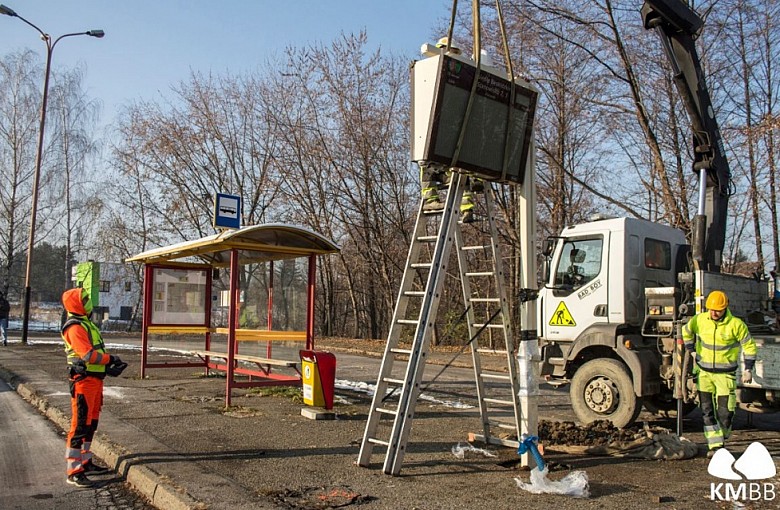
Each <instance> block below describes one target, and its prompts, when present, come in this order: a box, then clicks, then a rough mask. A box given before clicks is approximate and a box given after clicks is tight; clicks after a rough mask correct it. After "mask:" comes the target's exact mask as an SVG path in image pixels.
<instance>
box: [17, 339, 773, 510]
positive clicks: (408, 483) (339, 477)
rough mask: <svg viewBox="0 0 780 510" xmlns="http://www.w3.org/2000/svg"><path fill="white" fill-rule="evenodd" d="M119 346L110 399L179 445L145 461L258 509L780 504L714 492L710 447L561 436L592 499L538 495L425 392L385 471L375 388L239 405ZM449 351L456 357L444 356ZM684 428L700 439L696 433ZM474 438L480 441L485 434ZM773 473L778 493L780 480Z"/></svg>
mask: <svg viewBox="0 0 780 510" xmlns="http://www.w3.org/2000/svg"><path fill="white" fill-rule="evenodd" d="M375 347H376V346H374V344H373V343H370V342H369V343H367V344H365V345H356V343H355V342H354V341H349V343H348V345H344V344H342V343H341V342H339V341H333V342H328V341H327V340H322V341H320V348H329V349H331V350H333V351H336V352H339V350H346V349H347V348H349V349H350V350H351V352H368V351H369V350H373V351H376V350H378V349H376V348H375ZM17 348H21V347H17ZM25 349H26V351H25V352H24V359H25V363H35V364H36V366H37V368H39V369H41V370H44V371H46V372H47V373H49V374H51V375H52V377H62V376H63V365H62V351H61V348H58V347H56V346H53V345H40V346H33V347H26V348H25ZM119 354H121V356H122V358H123V360H125V361H128V362H130V364H131V369H130V370H128V372H127V373H126V374H125V375H126V376H123V377H121V378H118V379H109V380H108V385H107V392H106V394H107V397H106V408H107V409H108V410H109V411H110V412H111V413H112V414H113V415H115V416H116V417H118V418H119V419H121V420H124V421H126V422H129V423H132V424H133V425H135V426H136V427H138V428H139V429H141V430H142V431H144V433H145V434H148V437H150V438H153V439H155V440H156V441H159V442H160V443H162V444H164V445H168V446H169V448H170V454H165V455H160V454H155V455H147V456H145V455H144V453H143V452H137V453H136V454H134V455H137V459H136V460H137V462H139V463H146V464H149V465H154V466H157V467H158V468H159V469H160V470H161V472H163V470H164V469H165V468H166V466H170V467H171V475H170V476H171V483H172V484H174V485H177V484H180V485H181V486H182V490H186V491H188V492H190V493H191V494H193V493H198V491H200V493H201V494H207V493H217V494H218V493H219V491H220V490H221V487H219V486H213V487H200V488H191V487H187V486H186V482H185V481H184V480H183V479H177V477H176V467H177V465H181V463H197V464H198V465H199V466H200V467H202V468H204V469H207V470H209V471H210V472H213V473H217V474H218V475H219V476H220V477H221V479H223V480H224V484H225V487H228V486H232V485H233V484H235V485H237V486H239V487H241V488H242V489H243V490H246V491H249V492H250V493H252V494H254V495H255V497H256V500H255V501H254V503H253V505H252V508H288V509H296V508H337V507H342V506H360V507H361V508H366V509H439V508H441V509H461V508H462V509H472V508H490V509H496V510H500V509H512V510H515V509H516V508H523V507H525V508H544V507H549V506H551V505H554V506H555V507H557V508H559V509H575V508H576V509H580V508H594V509H596V508H598V509H625V508H636V509H640V508H656V507H660V508H670V509H671V508H674V509H697V510H698V509H701V508H719V509H726V508H728V509H732V508H748V509H752V508H780V504H778V501H777V499H776V500H772V501H765V500H762V501H754V502H750V501H747V502H746V503H745V504H744V506H735V504H734V503H733V502H717V501H716V502H713V501H711V500H710V483H711V482H718V480H717V479H715V478H713V477H712V476H710V475H708V474H707V463H708V459H706V458H704V457H702V456H699V457H696V458H693V459H688V460H681V461H648V460H639V459H632V458H626V457H617V456H593V455H575V454H571V453H566V452H559V451H556V450H555V447H554V446H552V445H550V446H549V448H548V449H547V451H546V453H545V460H546V461H547V462H549V463H550V465H551V468H552V471H551V473H550V475H549V478H550V479H552V480H560V479H561V478H563V477H564V476H566V475H567V474H569V473H571V472H572V471H584V472H585V473H586V474H587V477H588V479H589V492H590V496H589V497H588V498H586V499H576V498H571V497H567V496H558V495H549V494H544V495H535V494H530V493H529V492H526V491H524V490H522V489H520V488H519V487H518V486H517V483H516V481H515V478H519V479H521V480H522V481H524V482H528V481H529V472H528V471H527V470H523V469H521V468H520V467H519V465H518V456H517V454H516V453H515V452H514V451H513V450H511V449H508V448H498V447H494V446H489V447H486V449H487V450H489V451H491V452H492V453H493V454H495V457H485V456H483V455H481V454H479V453H478V452H476V453H475V452H470V453H467V454H466V455H465V458H463V459H458V458H456V456H454V455H453V453H452V451H451V449H452V447H453V446H455V445H457V444H458V443H465V440H466V438H467V437H468V434H469V433H470V432H475V431H476V430H478V425H479V415H478V410H477V409H473V408H472V409H453V408H449V407H445V406H443V405H439V404H428V403H423V402H421V403H419V404H418V406H417V412H416V415H415V418H414V423H413V428H412V436H411V440H410V442H409V445H408V451H407V454H406V457H405V460H404V467H403V470H402V472H401V476H398V477H391V476H388V475H385V474H383V473H382V470H381V463H382V461H383V456H382V455H379V454H375V455H374V456H373V458H372V466H371V467H370V468H362V467H358V466H356V465H354V462H355V460H356V458H357V454H358V450H359V447H360V442H361V439H362V436H363V431H364V427H365V422H366V413H367V408H368V406H369V404H370V398H369V397H368V396H367V395H365V394H361V393H358V392H351V391H347V390H338V391H337V396H338V397H339V399H338V403H337V405H336V407H335V409H334V410H335V412H336V414H337V419H336V420H334V421H311V420H307V419H305V418H303V417H302V416H301V407H302V406H301V402H300V397H299V396H297V395H296V394H294V393H290V392H285V391H273V392H270V394H266V395H263V394H261V393H260V392H257V391H253V390H248V391H237V392H236V393H235V394H234V395H238V396H234V398H233V404H234V405H233V407H232V408H231V409H229V410H225V409H224V391H225V389H224V379H222V378H220V377H208V378H207V377H203V376H202V375H201V374H200V373H198V372H196V371H194V370H193V369H169V370H155V371H152V372H151V376H150V377H147V378H146V379H143V380H142V379H140V378H139V377H138V371H137V369H136V370H133V368H132V367H138V364H139V362H140V359H139V354H138V353H137V352H134V351H127V352H120V353H119ZM154 356H155V357H158V358H160V359H162V358H164V357H165V356H164V355H161V354H155V355H154ZM433 357H435V356H432V358H433ZM440 358H441V359H448V358H449V356H448V354H447V353H443V354H442V355H441V356H440ZM8 368H10V369H12V367H8ZM371 382H372V383H373V382H374V381H371ZM448 391H450V392H451V391H455V390H452V389H451V388H448ZM562 398H563V400H565V397H562ZM547 404H548V403H547V402H545V401H540V418H542V419H545V420H550V421H552V422H556V421H562V420H565V419H567V416H571V415H570V414H567V413H568V412H569V411H568V410H567V407H566V406H562V405H560V403H559V402H556V403H555V405H550V406H548V405H547ZM569 419H571V417H570V418H569ZM642 419H647V420H652V421H651V423H650V425H651V426H659V427H667V428H671V429H673V428H674V422H672V421H669V420H660V419H658V420H654V419H653V418H652V417H651V416H650V415H647V414H646V413H644V414H643V415H642ZM779 422H780V415H759V416H756V417H755V419H754V420H753V423H754V425H756V426H757V427H758V428H749V427H748V426H747V423H746V415H745V413H742V412H740V413H739V414H738V420H737V423H736V430H735V432H734V434H733V436H732V438H731V440H730V441H729V444H728V447H729V450H730V451H732V453H734V454H735V456H738V455H739V453H741V452H742V451H744V449H745V448H746V447H747V446H748V445H749V444H750V443H751V442H753V441H760V442H761V443H762V444H764V445H765V446H766V447H767V448H768V449H769V451H770V453H771V454H772V455H773V457H775V460H776V461H777V457H780V423H779ZM700 427H701V422H700V420H699V419H698V418H696V417H694V418H693V419H691V420H686V430H695V431H699V430H700V429H701V428H700ZM606 429H608V428H605V430H606ZM585 436H587V434H585ZM686 437H688V438H690V439H691V440H693V441H695V442H698V443H702V442H703V439H702V435H701V433H699V432H692V433H689V434H686ZM602 439H603V438H602ZM543 440H544V438H543ZM576 442H577V441H576V440H574V441H572V444H574V443H576ZM579 442H580V443H581V442H582V441H581V440H580V441H579ZM602 442H603V441H602ZM475 446H477V447H483V445H480V444H476V443H475ZM377 451H378V449H375V452H377ZM763 482H766V483H771V484H773V486H774V487H776V488H777V490H778V491H780V478H778V477H775V478H773V479H767V480H764V481H763ZM215 497H216V498H217V499H218V496H215ZM778 499H780V498H778Z"/></svg>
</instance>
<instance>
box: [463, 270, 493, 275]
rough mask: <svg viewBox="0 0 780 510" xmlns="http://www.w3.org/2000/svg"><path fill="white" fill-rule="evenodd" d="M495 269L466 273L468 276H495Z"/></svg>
mask: <svg viewBox="0 0 780 510" xmlns="http://www.w3.org/2000/svg"><path fill="white" fill-rule="evenodd" d="M494 274H495V272H494V271H478V272H474V273H466V276H493V275H494Z"/></svg>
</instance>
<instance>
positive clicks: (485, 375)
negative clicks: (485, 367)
mask: <svg viewBox="0 0 780 510" xmlns="http://www.w3.org/2000/svg"><path fill="white" fill-rule="evenodd" d="M479 375H480V377H482V378H483V379H495V380H497V381H511V380H512V377H511V376H508V375H506V374H488V373H482V374H479Z"/></svg>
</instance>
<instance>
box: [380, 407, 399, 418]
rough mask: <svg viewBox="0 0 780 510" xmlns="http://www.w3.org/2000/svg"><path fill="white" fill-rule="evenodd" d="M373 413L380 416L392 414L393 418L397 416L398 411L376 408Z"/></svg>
mask: <svg viewBox="0 0 780 510" xmlns="http://www.w3.org/2000/svg"><path fill="white" fill-rule="evenodd" d="M375 411H376V412H378V413H382V414H392V415H393V416H395V415H397V414H398V411H396V410H395V409H387V408H385V407H377V408H376V409H375Z"/></svg>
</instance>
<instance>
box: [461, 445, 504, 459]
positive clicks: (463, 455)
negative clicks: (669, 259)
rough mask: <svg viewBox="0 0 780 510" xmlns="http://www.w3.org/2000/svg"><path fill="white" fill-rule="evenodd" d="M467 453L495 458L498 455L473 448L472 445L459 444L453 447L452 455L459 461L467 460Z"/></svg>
mask: <svg viewBox="0 0 780 510" xmlns="http://www.w3.org/2000/svg"><path fill="white" fill-rule="evenodd" d="M466 453H477V454H479V455H482V456H483V457H495V456H496V454H495V453H493V452H490V451H487V450H484V449H482V448H477V447H475V446H472V445H471V443H466V444H463V443H458V444H456V445H455V446H453V447H452V454H453V455H454V456H455V457H456V458H458V459H464V458H466Z"/></svg>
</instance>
